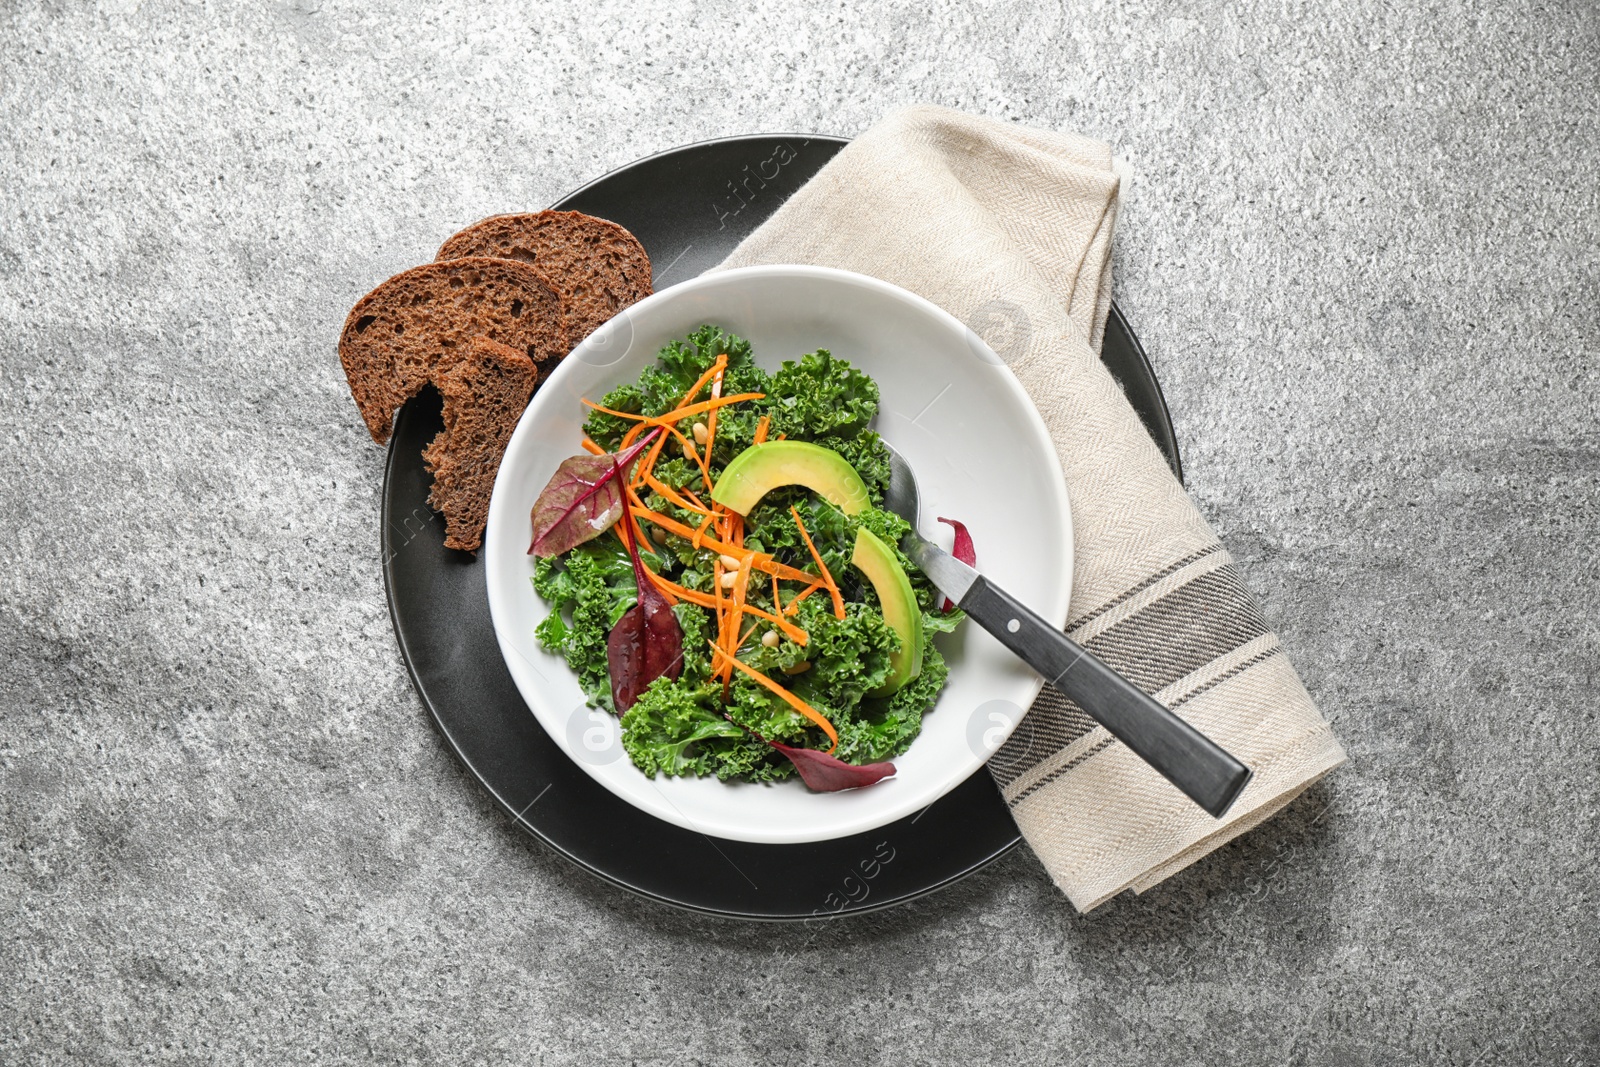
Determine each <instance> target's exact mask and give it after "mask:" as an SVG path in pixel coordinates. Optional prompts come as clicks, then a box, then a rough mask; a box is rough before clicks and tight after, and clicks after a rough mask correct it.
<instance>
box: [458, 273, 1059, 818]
mask: <svg viewBox="0 0 1600 1067" xmlns="http://www.w3.org/2000/svg"><path fill="white" fill-rule="evenodd" d="M704 323H714V324H715V325H718V326H720V327H722V328H724V329H726V330H728V331H730V332H732V333H734V334H737V335H739V336H741V337H745V338H747V339H748V340H749V341H750V343H751V344H752V346H753V347H754V351H755V357H756V360H757V362H758V363H760V364H761V365H762V366H763V367H766V368H768V369H769V370H770V369H774V368H776V367H777V366H778V364H779V363H781V362H782V361H783V360H786V359H796V358H798V357H799V356H801V355H802V354H804V353H806V352H811V351H814V350H816V349H818V348H826V349H829V350H831V351H832V352H833V354H834V355H836V356H840V357H843V358H844V359H848V360H849V361H850V362H851V363H853V364H854V365H855V366H857V367H859V368H861V369H862V370H864V371H866V372H867V373H868V374H870V375H872V376H873V377H874V378H875V379H877V381H878V385H879V387H880V389H881V392H882V406H881V409H880V411H879V413H878V419H877V422H876V424H875V428H876V429H877V431H878V432H879V433H881V434H882V435H883V437H884V438H885V440H887V441H889V442H890V443H891V444H893V445H894V447H895V448H896V449H898V450H899V451H900V452H901V453H902V454H903V455H904V456H905V457H906V459H907V460H908V461H909V462H910V464H911V466H912V468H913V469H914V470H915V471H916V472H917V482H918V485H919V488H920V490H921V494H922V509H923V510H922V524H923V528H924V532H925V533H927V534H928V535H930V536H936V537H941V538H942V543H944V544H946V545H948V544H949V543H950V540H949V528H948V527H946V526H944V525H942V524H940V523H936V522H935V521H934V519H935V517H936V516H940V515H946V516H950V517H952V518H956V519H960V520H961V521H963V522H965V523H966V524H967V527H968V528H969V529H970V530H971V531H972V537H973V541H974V542H975V544H976V546H977V553H978V565H979V567H980V569H982V570H983V571H984V573H985V574H987V575H989V576H990V577H992V578H993V579H995V580H996V581H997V582H998V583H999V584H1000V585H1001V587H1003V588H1005V589H1007V590H1009V591H1010V592H1011V593H1012V594H1013V595H1015V596H1018V597H1020V598H1021V599H1023V600H1024V601H1026V602H1027V603H1028V606H1030V607H1032V608H1033V609H1034V610H1035V611H1037V612H1039V614H1041V615H1043V616H1044V617H1045V618H1046V619H1050V620H1052V621H1054V622H1056V623H1063V622H1065V619H1066V613H1067V602H1068V599H1069V597H1070V594H1071V584H1072V520H1071V513H1070V511H1069V509H1068V505H1067V491H1066V486H1065V484H1064V483H1063V481H1062V477H1061V469H1060V465H1059V464H1058V463H1057V461H1056V456H1055V449H1054V446H1053V445H1052V444H1051V442H1050V437H1049V434H1048V433H1047V432H1046V431H1045V427H1044V422H1043V420H1041V419H1040V417H1039V413H1038V411H1037V410H1035V409H1034V406H1033V404H1032V402H1031V401H1030V400H1029V399H1028V396H1027V394H1026V393H1024V392H1023V390H1022V386H1021V385H1020V384H1019V383H1018V382H1017V380H1016V378H1015V377H1014V376H1013V375H1012V374H1011V372H1010V370H1008V369H1007V368H1006V366H1005V365H1004V363H1003V362H1002V361H1001V360H1000V359H999V358H998V357H997V356H996V355H995V354H994V352H993V351H991V350H990V349H989V347H988V346H987V345H985V344H984V343H983V341H982V340H981V339H979V338H978V337H977V335H976V334H974V333H973V332H972V331H971V330H969V329H967V328H966V327H965V326H963V325H962V324H961V323H960V322H958V321H957V320H956V319H955V318H954V317H952V316H951V315H949V314H948V313H946V312H944V311H942V310H940V309H939V308H938V307H936V306H934V305H933V304H931V303H929V302H928V301H926V300H924V299H922V298H921V297H919V296H916V295H914V294H912V293H908V292H906V291H905V290H904V289H900V288H898V287H897V286H893V285H890V284H889V283H887V282H882V281H878V280H876V279H874V278H867V277H864V276H862V275H859V274H851V273H849V272H847V271H838V270H830V269H826V268H821V267H800V266H771V267H748V268H743V269H740V270H731V271H725V272H722V273H717V274H709V275H704V276H702V277H700V278H697V279H695V280H693V281H689V282H685V283H683V284H681V285H675V286H673V287H672V288H670V289H666V290H663V291H662V292H659V293H656V294H655V295H654V296H651V297H649V298H648V299H645V300H642V301H640V302H639V303H637V304H635V305H633V306H632V307H631V308H628V309H627V310H626V311H625V312H623V313H622V314H620V315H618V316H617V317H616V318H614V319H612V320H611V321H610V322H609V323H607V324H606V325H605V326H603V327H601V328H600V329H599V330H597V331H596V332H595V333H594V334H593V335H591V336H590V337H589V338H588V339H587V340H586V341H584V342H583V344H581V345H579V346H578V348H577V349H575V350H574V351H573V353H572V355H571V356H569V357H568V358H567V359H566V360H565V361H564V362H563V363H562V364H561V365H560V366H559V367H557V368H556V370H555V371H554V372H553V373H552V374H551V375H550V378H549V380H548V381H546V382H545V383H544V385H543V387H542V388H540V390H539V392H538V393H537V394H536V395H535V396H534V398H533V402H532V403H531V404H529V405H528V410H527V411H526V412H525V413H524V414H523V416H522V420H521V422H520V423H519V424H518V425H517V429H516V432H515V433H514V434H513V435H512V438H511V443H510V445H509V447H508V448H507V449H506V455H505V459H504V460H503V461H502V463H501V464H500V473H499V476H498V477H497V478H496V479H495V486H494V496H493V499H492V501H491V503H490V506H489V526H488V530H487V532H486V534H485V539H484V548H483V555H484V560H485V564H486V567H487V572H486V573H487V580H488V587H489V610H490V613H491V614H492V616H493V618H494V629H495V634H496V636H497V637H498V639H499V642H500V651H501V653H502V654H503V655H504V656H505V661H506V666H507V668H509V669H510V671H511V677H512V679H513V680H515V682H516V684H517V688H518V689H519V690H520V691H521V693H522V697H523V699H524V700H526V701H527V702H528V707H529V708H531V709H532V710H533V714H534V716H535V717H537V718H538V720H539V722H540V724H541V725H542V726H543V727H544V728H545V730H546V731H547V732H548V733H549V734H550V736H551V738H553V739H554V740H555V742H556V744H558V745H560V746H562V748H563V749H564V750H565V751H566V752H567V754H568V755H569V756H571V757H572V758H573V759H574V760H575V761H576V762H577V763H578V764H579V765H580V766H582V767H583V769H584V770H586V771H588V772H589V774H591V775H593V776H594V778H595V779H596V780H598V781H599V782H600V784H601V785H603V786H605V787H606V788H607V789H609V790H611V791H612V792H613V793H616V794H617V795H618V796H620V797H622V798H623V799H624V800H626V801H628V802H629V803H630V804H633V805H634V806H635V807H638V808H641V809H642V810H644V811H647V812H649V813H650V814H651V815H655V816H657V817H658V818H661V819H665V820H666V821H667V822H669V823H673V824H675V825H678V826H682V827H686V828H688V829H690V830H695V831H698V832H700V833H704V834H709V835H711V836H712V837H725V838H731V839H733V840H736V841H754V842H763V843H768V844H787V843H794V842H802V841H823V840H827V839H830V838H835V837H844V836H846V835H849V834H855V833H862V832H865V831H867V830H871V829H873V828H875V827H878V826H882V825H884V824H886V823H890V822H893V821H894V820H896V819H899V818H903V817H904V816H907V815H911V814H914V813H916V812H918V811H920V810H921V809H923V808H925V807H927V806H928V805H929V804H932V803H933V802H934V801H935V800H938V799H939V798H940V797H941V796H943V795H944V794H945V793H948V792H949V791H950V790H952V789H954V788H955V787H956V786H958V785H960V784H961V783H962V782H963V781H965V780H966V778H967V777H968V776H969V775H971V774H972V773H973V772H974V771H976V770H979V769H980V768H981V767H982V765H983V763H984V761H985V760H986V759H988V757H989V756H990V755H991V754H992V753H993V752H994V750H995V749H996V748H997V747H999V745H1000V743H1001V742H1003V741H1004V739H1005V737H1006V735H1008V734H1009V733H1010V731H1011V729H1012V728H1013V727H1015V725H1016V724H1017V722H1018V721H1019V720H1020V719H1021V717H1022V713H1023V711H1024V710H1025V709H1026V708H1027V707H1028V706H1029V704H1031V703H1032V702H1033V698H1034V697H1035V696H1037V695H1038V692H1039V689H1040V687H1041V685H1042V684H1043V683H1042V682H1041V680H1040V678H1039V676H1038V675H1037V674H1035V673H1034V672H1033V671H1032V670H1030V669H1029V668H1028V667H1027V666H1025V665H1024V664H1023V663H1021V662H1020V661H1019V660H1017V659H1016V658H1015V657H1013V656H1012V655H1011V654H1010V653H1009V652H1007V651H1006V650H1005V649H1004V648H1002V647H1001V645H1000V644H999V642H997V641H995V640H994V638H992V637H990V636H989V635H988V634H986V633H984V632H983V631H982V630H980V629H978V628H977V626H975V625H974V624H972V623H971V622H967V623H964V624H963V625H962V626H961V628H960V629H959V630H958V631H957V632H956V633H955V634H949V635H940V636H938V637H937V638H936V641H937V643H938V644H939V646H940V648H941V649H942V650H943V651H944V653H945V655H946V657H947V658H948V659H949V661H950V680H949V683H948V685H947V686H946V687H945V690H944V692H943V693H942V694H941V695H940V697H939V700H938V703H937V704H935V705H934V707H933V709H932V710H931V711H929V712H928V713H927V715H926V716H925V718H924V720H923V728H922V734H921V736H919V737H918V738H917V739H916V740H915V741H914V742H912V744H911V747H910V749H909V750H907V751H906V753H905V754H904V755H902V756H899V757H897V758H896V759H895V761H894V762H895V766H896V768H897V769H898V773H897V774H896V776H895V777H894V778H891V779H887V780H885V781H883V782H880V783H878V784H876V785H873V786H870V787H868V788H865V789H853V790H848V791H845V792H840V793H813V792H810V791H809V790H807V789H806V787H805V786H804V785H803V784H802V783H801V782H800V781H799V780H798V779H797V778H796V779H791V780H789V781H786V782H781V783H777V784H771V785H752V784H749V783H724V782H719V781H717V780H716V779H715V778H706V779H695V778H657V779H654V780H652V779H650V778H647V777H645V775H644V774H643V773H642V772H641V771H639V770H638V769H637V768H636V767H634V766H633V764H632V763H631V762H630V761H629V760H628V758H627V755H626V754H625V753H624V752H623V751H622V747H621V745H620V743H619V742H618V739H617V737H618V730H617V726H616V720H615V719H614V718H613V717H612V716H610V715H606V714H604V713H602V712H598V711H595V710H594V709H591V708H588V707H586V706H585V702H584V698H583V693H582V690H580V689H579V687H578V681H577V676H576V675H575V674H574V673H573V672H572V671H571V670H570V669H569V668H568V667H567V665H566V664H565V663H564V662H563V661H562V659H561V658H560V657H559V656H557V655H553V654H551V653H549V652H546V651H544V650H543V649H541V648H540V647H539V643H538V641H537V640H536V639H535V637H534V627H535V626H537V625H538V624H539V622H540V621H542V620H543V619H544V618H545V616H546V615H548V614H549V611H550V607H549V605H548V604H546V603H545V602H544V601H543V600H542V599H541V598H540V597H538V596H537V595H536V594H535V593H534V591H533V587H532V583H531V582H530V581H529V579H530V577H531V575H532V574H533V563H534V560H533V557H532V556H529V555H527V548H528V538H529V511H530V509H531V508H532V507H533V502H534V499H535V498H536V497H537V496H538V494H539V491H540V490H541V489H543V488H544V485H545V483H546V482H548V481H549V479H550V476H551V475H552V474H553V473H554V472H555V469H556V466H557V465H558V464H559V463H560V462H561V461H562V460H563V459H565V458H567V457H568V456H571V455H575V454H577V453H578V452H579V447H578V442H579V440H580V439H581V437H582V429H581V427H582V424H583V419H584V415H585V413H586V409H585V408H584V407H583V406H582V405H581V403H580V402H579V401H580V399H581V398H584V397H587V398H589V399H591V400H599V398H600V397H601V395H602V394H604V393H605V392H607V391H608V390H610V389H611V388H612V387H613V386H616V385H618V384H620V383H622V382H628V381H633V380H634V379H635V378H637V377H638V375H639V373H640V372H641V371H642V370H643V369H644V368H645V367H646V366H647V365H649V364H650V363H651V362H653V361H654V359H655V357H656V353H657V352H658V351H659V350H660V348H661V346H662V345H664V344H666V343H667V342H668V341H671V340H673V339H674V338H681V337H684V336H686V335H687V334H688V333H690V332H691V331H692V330H694V329H695V328H697V327H699V326H700V325H702V324H704ZM596 832H604V831H603V829H597V831H596Z"/></svg>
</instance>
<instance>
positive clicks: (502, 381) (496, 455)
mask: <svg viewBox="0 0 1600 1067" xmlns="http://www.w3.org/2000/svg"><path fill="white" fill-rule="evenodd" d="M433 381H434V385H435V386H436V387H437V388H438V390H439V394H440V395H441V396H443V397H444V429H443V430H441V431H439V435H438V436H437V437H435V438H434V439H433V441H432V442H431V443H430V444H429V445H428V447H427V448H426V449H424V450H423V453H422V459H423V462H424V463H425V464H426V465H427V468H428V470H429V472H430V473H432V475H433V489H432V490H431V491H430V493H429V495H428V503H429V504H430V505H431V506H432V507H433V509H434V510H435V511H439V512H443V513H444V520H445V538H444V543H445V547H446V548H459V549H462V550H464V551H468V552H471V551H475V550H476V549H477V548H478V546H479V545H481V544H483V528H484V525H485V523H486V522H487V521H488V519H489V495H490V493H491V492H492V491H493V490H494V476H495V474H496V473H497V472H498V471H499V470H500V460H501V458H502V457H504V456H505V453H506V445H507V443H509V442H510V440H511V433H512V431H513V430H515V429H516V428H517V420H518V419H520V418H521V417H522V411H523V409H524V408H526V407H527V406H528V400H529V399H530V398H531V397H532V396H533V390H534V387H535V385H537V384H538V381H539V368H538V366H537V365H536V364H535V363H534V362H533V360H531V359H529V358H528V357H527V356H526V355H524V354H522V353H521V352H518V351H517V350H516V349H513V348H507V347H506V346H505V345H503V344H500V343H498V342H496V341H491V340H489V339H487V338H484V337H475V338H473V339H472V340H471V341H470V342H469V343H468V345H467V348H466V350H465V351H463V352H460V353H456V354H453V355H452V356H450V357H449V358H448V359H447V360H446V361H445V362H444V363H441V364H440V366H439V369H438V371H437V372H436V373H435V375H434V379H433Z"/></svg>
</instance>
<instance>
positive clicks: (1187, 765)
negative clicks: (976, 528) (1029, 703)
mask: <svg viewBox="0 0 1600 1067" xmlns="http://www.w3.org/2000/svg"><path fill="white" fill-rule="evenodd" d="M961 608H962V610H963V611H965V612H966V613H967V614H968V615H970V616H971V617H972V619H973V621H974V622H976V623H977V624H978V625H979V626H982V627H983V628H984V629H985V630H987V631H989V632H990V633H992V634H994V635H995V637H997V638H999V639H1000V643H1001V644H1003V645H1005V646H1006V647H1007V648H1008V649H1010V650H1011V651H1012V652H1014V653H1016V655H1017V657H1018V658H1019V659H1021V660H1022V661H1023V662H1024V663H1026V664H1027V665H1028V666H1030V667H1032V668H1033V669H1034V670H1036V671H1038V672H1039V673H1040V674H1042V675H1044V678H1045V681H1047V682H1049V683H1051V684H1052V685H1054V686H1055V687H1056V688H1057V689H1059V690H1060V691H1061V693H1062V695H1064V696H1065V697H1067V699H1069V700H1071V701H1072V702H1073V703H1075V704H1077V705H1078V706H1079V707H1080V708H1082V709H1083V710H1084V711H1085V712H1087V713H1088V714H1089V715H1091V716H1092V717H1093V718H1094V719H1095V720H1096V721H1097V722H1099V723H1100V724H1101V725H1102V726H1104V727H1105V728H1106V729H1107V730H1109V731H1110V732H1111V733H1112V735H1113V736H1115V737H1116V738H1117V739H1118V740H1119V741H1121V742H1122V743H1123V744H1125V745H1127V746H1128V747H1129V748H1131V749H1133V751H1134V752H1135V753H1137V754H1138V756H1139V758H1140V759H1142V760H1144V761H1145V762H1146V763H1148V764H1150V766H1152V767H1154V768H1155V769H1156V770H1157V771H1159V772H1160V773H1161V775H1162V777H1164V778H1166V780H1167V781H1169V782H1171V783H1172V784H1173V785H1175V786H1177V787H1178V788H1179V789H1181V790H1182V791H1183V792H1184V795H1186V796H1187V797H1189V799H1191V800H1193V801H1194V802H1195V803H1196V804H1198V805H1200V806H1201V807H1202V808H1204V809H1205V810H1206V811H1208V812H1210V813H1211V814H1212V815H1213V816H1215V817H1216V818H1219V819H1220V818H1222V815H1223V813H1224V812H1226V811H1227V810H1228V807H1229V806H1230V805H1231V804H1232V803H1233V802H1234V800H1235V799H1236V798H1237V797H1238V796H1239V793H1240V792H1241V791H1243V789H1244V787H1245V783H1247V782H1249V781H1250V768H1249V767H1246V766H1245V765H1244V764H1243V763H1240V762H1239V761H1238V760H1237V759H1235V758H1234V757H1233V756H1231V755H1230V754H1229V753H1228V752H1227V751H1225V750H1224V749H1223V748H1221V747H1220V746H1219V745H1217V743H1216V742H1214V741H1212V740H1211V739H1210V738H1209V737H1207V736H1206V735H1205V734H1203V733H1201V732H1200V731H1199V730H1196V729H1195V728H1194V727H1193V726H1190V725H1189V724H1188V723H1186V722H1184V721H1183V720H1182V719H1180V718H1178V716H1176V715H1174V714H1173V713H1172V712H1171V711H1169V710H1167V708H1165V707H1163V706H1162V705H1161V704H1160V703H1159V702H1157V701H1156V700H1155V699H1153V698H1152V697H1150V696H1147V695H1146V694H1145V693H1144V692H1142V691H1141V690H1140V689H1139V688H1138V687H1137V686H1135V685H1134V684H1133V683H1132V682H1130V681H1128V680H1127V679H1126V678H1124V677H1123V676H1122V675H1120V674H1118V673H1117V672H1116V671H1114V670H1112V669H1111V668H1110V667H1108V666H1106V665H1105V664H1104V663H1102V662H1101V661H1100V660H1099V659H1096V658H1095V657H1094V655H1093V654H1091V653H1090V652H1089V651H1088V650H1087V649H1085V648H1084V647H1083V646H1082V645H1079V644H1077V643H1076V642H1074V641H1073V640H1072V639H1071V638H1069V637H1068V636H1067V635H1066V634H1064V633H1062V632H1061V631H1060V630H1058V629H1056V628H1055V627H1054V626H1052V625H1050V624H1049V623H1048V622H1046V621H1045V620H1044V619H1041V618H1040V617H1039V616H1038V615H1035V614H1034V613H1033V612H1032V611H1029V610H1028V609H1027V608H1026V607H1024V606H1023V604H1022V603H1021V602H1020V601H1018V600H1017V599H1016V598H1015V597H1013V596H1012V595H1011V594H1010V593H1007V592H1006V591H1005V590H1004V589H1001V588H999V587H998V586H996V585H995V584H994V583H993V582H990V581H989V580H988V579H986V578H983V577H982V576H979V578H978V580H977V581H976V582H974V583H973V585H972V588H971V589H969V590H967V595H966V596H964V597H962V598H961Z"/></svg>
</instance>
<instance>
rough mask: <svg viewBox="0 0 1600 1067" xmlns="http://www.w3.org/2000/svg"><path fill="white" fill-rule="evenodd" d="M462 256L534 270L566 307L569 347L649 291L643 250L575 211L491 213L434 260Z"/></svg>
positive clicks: (617, 229) (615, 229)
mask: <svg viewBox="0 0 1600 1067" xmlns="http://www.w3.org/2000/svg"><path fill="white" fill-rule="evenodd" d="M462 256H497V257H499V258H501V259H515V260H521V261H522V262H524V263H532V264H533V265H534V266H536V267H538V268H539V270H540V271H541V272H543V274H544V276H545V277H546V278H548V279H550V284H551V285H554V286H555V287H556V291H557V292H559V293H560V294H561V298H562V300H563V301H565V302H566V307H567V346H568V349H569V350H571V349H572V348H576V347H577V345H578V343H579V342H580V341H582V340H583V339H584V338H585V337H588V336H589V335H590V334H591V333H593V332H594V331H595V330H596V329H598V328H599V327H600V325H601V324H602V323H604V322H605V321H606V320H607V319H609V318H611V316H613V315H615V314H616V313H617V312H619V311H621V310H622V309H623V308H625V307H627V306H628V305H629V304H632V303H634V302H636V301H639V300H643V299H644V298H645V297H647V296H649V295H650V293H651V288H650V257H649V256H648V255H646V254H645V250H644V245H642V244H640V243H639V240H638V238H636V237H634V236H633V234H631V233H629V232H628V231H627V230H625V229H623V228H622V227H621V226H618V225H617V224H616V223H614V222H609V221H607V220H606V219H597V218H595V217H594V216H593V215H585V214H584V213H583V212H581V211H538V212H534V213H533V214H528V215H494V216H492V217H490V218H487V219H484V220H483V221H482V222H478V223H474V224H473V225H471V226H468V227H467V228H466V229H464V230H462V231H461V232H460V233H458V234H456V235H455V236H454V237H452V238H450V239H449V240H448V241H446V242H445V243H444V246H443V247H442V248H440V249H439V254H438V256H436V257H435V258H436V259H438V260H441V261H442V260H452V259H459V258H460V257H462Z"/></svg>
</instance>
